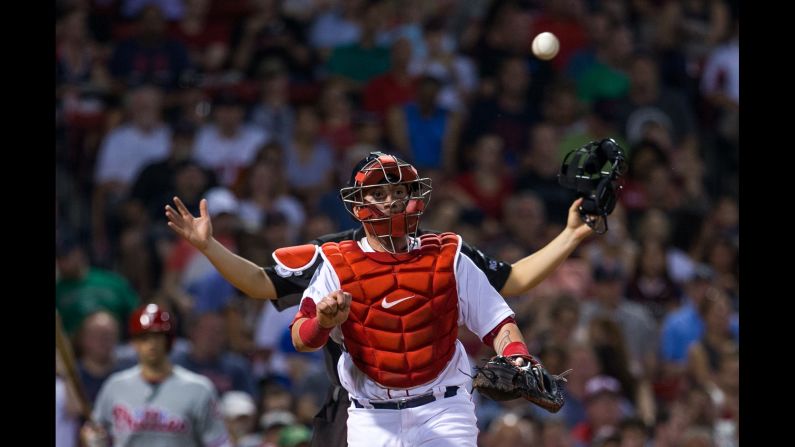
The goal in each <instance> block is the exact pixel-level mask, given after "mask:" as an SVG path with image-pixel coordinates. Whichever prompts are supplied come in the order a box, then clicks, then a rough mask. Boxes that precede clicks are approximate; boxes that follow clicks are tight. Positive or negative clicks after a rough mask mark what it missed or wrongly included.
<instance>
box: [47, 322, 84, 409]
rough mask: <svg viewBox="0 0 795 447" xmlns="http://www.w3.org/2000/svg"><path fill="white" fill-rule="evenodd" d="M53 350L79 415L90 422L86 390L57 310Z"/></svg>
mask: <svg viewBox="0 0 795 447" xmlns="http://www.w3.org/2000/svg"><path fill="white" fill-rule="evenodd" d="M55 349H56V350H57V352H58V355H60V356H61V361H62V362H63V365H64V369H65V370H66V371H65V372H66V377H64V379H65V380H66V385H67V386H70V387H72V390H73V391H74V394H75V396H77V401H78V402H77V403H78V406H79V407H80V414H81V415H82V416H83V418H85V420H87V421H90V420H91V404H90V403H89V402H88V398H87V397H86V390H85V389H84V388H83V382H82V381H80V376H79V375H78V374H77V362H76V360H75V353H74V351H72V344H71V343H69V340H68V339H67V338H66V334H65V333H64V330H63V323H61V314H60V313H58V310H56V311H55Z"/></svg>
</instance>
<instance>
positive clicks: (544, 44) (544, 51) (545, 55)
mask: <svg viewBox="0 0 795 447" xmlns="http://www.w3.org/2000/svg"><path fill="white" fill-rule="evenodd" d="M559 49H560V42H559V41H558V38H557V37H555V35H554V34H552V33H549V32H543V33H541V34H539V35H537V36H536V38H535V39H533V54H535V55H536V57H537V58H539V59H541V60H545V61H548V60H550V59H552V58H553V57H555V56H556V55H557V54H558V50H559Z"/></svg>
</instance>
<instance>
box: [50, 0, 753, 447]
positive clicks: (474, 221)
mask: <svg viewBox="0 0 795 447" xmlns="http://www.w3.org/2000/svg"><path fill="white" fill-rule="evenodd" d="M55 4H56V21H55V39H56V40H55V45H56V46H55V49H56V53H55V75H56V76H55V79H56V86H55V99H56V102H55V105H56V108H55V128H56V141H55V153H56V164H55V176H56V190H55V193H56V203H55V208H56V213H55V214H56V219H55V232H56V270H55V272H56V274H55V277H56V297H55V299H56V308H57V309H58V310H59V312H60V314H61V316H62V317H63V321H64V326H65V329H66V331H67V332H68V335H69V336H70V337H72V339H73V342H74V345H75V349H76V351H77V356H78V362H79V365H78V366H79V369H80V375H81V378H82V380H83V383H84V386H85V387H86V389H87V391H88V394H89V395H90V398H91V399H93V398H95V397H96V393H97V392H98V390H99V387H100V386H101V384H102V382H103V381H104V380H105V379H106V378H107V376H108V375H109V374H110V373H112V372H114V371H117V370H119V369H122V368H125V367H129V366H131V365H132V364H134V363H135V357H134V352H133V351H132V349H131V347H130V346H129V344H128V337H127V333H126V332H127V328H126V322H127V317H128V315H129V313H130V312H131V310H132V309H133V308H135V307H137V306H138V305H139V304H142V303H147V302H157V303H159V304H161V305H163V306H166V307H167V308H169V309H171V310H172V311H173V312H175V313H176V314H177V316H178V318H179V319H178V321H179V323H180V324H179V339H178V341H177V343H176V345H175V348H174V350H173V351H172V356H173V358H174V361H175V362H176V363H177V364H180V365H183V366H185V367H187V368H189V369H192V370H194V371H196V372H198V373H200V374H204V375H206V376H207V377H209V378H210V379H211V380H212V382H213V383H214V384H215V386H216V388H217V390H218V393H219V396H221V403H222V405H221V408H222V411H223V412H224V416H225V417H226V419H227V421H228V424H229V427H230V431H231V432H233V434H234V439H235V440H236V442H237V443H238V444H237V445H238V446H264V445H267V446H279V447H295V446H298V445H302V443H304V442H306V440H307V439H308V436H309V435H308V433H309V428H311V420H312V417H313V416H314V415H315V413H316V412H317V409H318V408H319V406H320V405H321V404H322V402H323V399H324V397H325V394H326V387H327V384H328V379H327V378H326V377H325V372H324V367H323V364H322V356H321V355H320V354H299V353H296V352H295V351H294V349H293V348H292V343H291V341H290V337H289V332H288V329H287V325H288V324H289V322H290V321H291V320H292V317H293V316H294V314H295V312H294V311H293V310H292V309H290V310H287V311H284V312H281V313H280V312H277V311H276V310H275V309H274V308H273V306H272V305H271V304H270V303H266V302H263V301H256V300H252V299H248V298H245V297H244V296H242V295H241V294H240V292H238V291H237V290H235V289H234V288H233V287H232V286H231V285H230V284H228V283H227V282H226V281H225V280H224V279H223V278H221V277H220V275H219V274H218V273H217V272H216V271H215V269H214V268H213V267H212V265H211V264H210V263H209V262H208V261H207V260H206V259H205V258H204V257H203V256H202V255H201V254H200V253H198V252H197V251H195V250H194V249H193V248H192V247H191V246H190V245H189V244H187V243H186V242H185V241H182V240H180V239H179V237H178V236H176V234H175V233H173V232H172V231H171V230H170V229H169V228H168V227H167V226H166V218H165V215H164V211H163V209H164V205H165V204H166V203H168V202H170V199H171V198H172V197H173V196H175V195H177V196H179V197H180V198H181V199H182V200H183V201H184V202H185V204H186V205H187V207H188V208H189V209H190V210H191V211H192V212H193V213H194V214H197V213H198V203H199V201H200V199H201V198H203V197H206V198H207V199H208V202H209V211H210V214H211V216H212V219H213V226H214V234H215V237H216V238H217V239H219V241H221V242H222V243H223V244H224V245H226V246H227V247H229V248H230V249H232V250H234V251H236V252H237V253H239V254H240V255H242V256H244V257H246V258H248V259H251V260H252V261H254V262H256V263H258V264H260V265H269V264H271V263H272V262H273V261H272V259H271V257H270V254H271V252H272V251H273V250H274V249H275V248H278V247H283V246H288V245H295V244H301V243H304V242H306V241H308V240H310V239H313V238H315V237H317V236H320V235H322V234H326V233H330V232H336V231H341V230H344V229H347V228H352V227H355V226H356V223H355V222H354V221H353V220H351V218H350V217H349V216H348V214H347V213H346V212H345V210H344V208H343V207H342V205H341V202H340V200H339V196H338V189H339V188H340V187H341V186H342V185H343V184H344V183H345V182H347V179H348V177H349V175H350V170H351V168H352V167H353V165H354V164H355V163H356V161H358V160H359V159H361V158H362V157H364V156H366V155H367V153H368V152H369V151H371V150H384V151H387V152H390V153H394V154H398V155H400V156H401V157H403V158H405V159H406V160H408V161H410V162H412V163H413V164H414V165H415V166H416V167H417V168H418V169H419V170H420V171H421V173H423V174H427V175H429V176H431V177H432V178H433V185H434V189H433V199H432V201H431V204H430V207H429V209H428V211H427V212H426V213H425V216H424V217H423V221H422V225H423V227H424V228H432V229H438V230H445V231H455V232H457V233H459V234H461V235H462V236H463V237H464V239H465V240H466V241H467V242H469V243H470V244H473V245H476V246H477V247H479V248H480V249H482V250H483V251H484V252H486V253H488V254H489V255H491V256H493V257H496V258H498V259H501V260H504V261H506V262H514V261H516V260H518V259H520V258H522V257H524V256H526V255H528V254H531V253H533V252H534V251H536V250H538V249H539V248H541V247H543V246H544V245H545V244H546V243H547V242H549V241H550V240H551V239H552V238H553V237H554V236H555V235H556V234H557V233H559V232H560V231H561V230H562V228H563V227H564V226H565V220H566V212H567V209H568V207H569V205H570V204H571V201H572V200H573V199H574V196H573V195H572V193H571V191H569V190H566V189H563V188H562V187H561V186H559V185H558V183H557V177H556V176H557V172H558V170H559V168H560V165H561V162H562V160H563V157H564V156H565V154H566V153H567V152H569V151H571V150H573V149H576V148H577V147H579V146H581V145H582V144H584V143H586V142H588V141H591V140H596V139H601V138H606V137H612V138H614V139H616V140H617V141H618V142H619V144H621V146H622V147H623V148H624V149H625V150H626V152H627V154H628V159H629V166H630V169H629V173H628V175H627V176H626V177H625V182H624V185H625V188H624V191H623V193H622V196H621V200H620V204H619V206H618V207H617V208H616V211H615V212H614V213H613V215H611V217H610V219H609V222H610V230H609V232H608V233H607V234H605V235H603V236H599V237H595V236H594V237H591V238H590V239H589V240H587V241H586V242H585V243H583V244H582V245H581V246H580V247H579V248H578V249H577V251H576V252H575V253H574V254H573V255H572V256H571V257H570V258H569V259H568V260H567V261H566V262H565V263H564V264H563V265H562V266H561V267H560V268H559V269H558V270H557V271H556V272H555V273H554V274H553V275H552V276H551V277H550V278H549V279H547V280H546V281H544V282H543V283H542V284H541V285H539V286H538V287H537V288H535V289H533V290H532V291H531V292H530V293H528V294H527V295H525V296H521V297H512V298H509V299H508V303H509V304H510V305H511V307H512V308H513V309H514V310H515V311H516V312H517V320H518V322H519V324H520V327H521V328H522V329H523V331H524V336H525V338H526V340H527V341H528V346H529V348H530V352H531V353H533V354H534V355H535V354H537V356H538V357H540V359H541V361H542V362H543V363H544V364H545V366H546V367H547V369H550V370H551V371H552V372H561V371H563V370H565V369H568V368H573V369H574V372H573V373H572V374H571V375H570V376H569V386H568V389H567V394H568V396H567V401H566V405H565V406H564V408H563V410H561V412H560V413H558V414H555V415H551V414H548V413H545V412H543V411H536V409H535V408H533V407H531V406H530V405H528V404H526V403H525V402H509V403H507V404H497V403H494V402H492V401H488V400H480V399H477V398H476V403H477V414H478V424H479V426H480V430H481V434H480V439H479V443H480V445H482V446H500V447H505V446H543V447H566V446H571V447H584V446H594V447H596V446H611V447H615V446H619V447H644V446H654V447H660V446H683V447H708V446H716V447H725V446H736V445H739V442H738V433H739V425H738V424H739V418H738V416H739V414H738V395H739V388H738V383H739V373H738V371H739V355H738V339H739V325H738V319H737V315H738V310H739V263H738V255H739V214H738V199H737V193H738V177H737V174H738V155H739V139H738V122H739V16H738V7H739V6H738V5H739V0H734V1H728V0H604V1H598V0H554V1H553V0H506V1H503V0H493V1H492V0H438V1H422V0H401V1H398V0H380V1H374V0H60V1H58V0H57V1H56V2H55ZM543 31H550V32H552V33H554V34H555V35H556V36H557V37H558V38H559V39H560V52H559V54H558V55H557V57H555V58H554V59H552V60H550V61H542V60H539V59H538V58H536V57H535V56H533V54H532V52H531V51H530V48H531V45H530V43H531V41H532V39H533V37H535V36H536V35H537V34H538V33H540V32H543ZM100 297H101V299H100ZM461 338H462V340H464V341H465V345H466V346H467V349H468V352H469V354H470V355H471V360H472V363H473V364H475V363H479V362H480V361H481V360H482V359H484V358H487V357H489V356H490V355H491V354H492V353H491V349H490V348H487V347H485V346H484V345H483V343H481V342H480V341H479V340H478V339H477V337H475V336H474V335H472V334H469V333H466V332H464V331H462V334H461ZM58 389H59V388H58V387H56V390H58ZM56 397H57V399H58V402H57V405H65V407H64V408H66V412H65V413H64V417H63V419H62V420H60V421H57V422H56V424H57V425H59V427H61V428H62V429H63V430H64V432H63V433H65V434H64V435H63V437H62V442H64V444H63V445H74V444H67V443H66V442H67V441H68V439H67V438H69V437H70V436H72V434H73V433H75V430H76V428H75V427H76V423H75V422H74V421H76V420H77V416H74V412H70V411H71V410H69V408H70V407H69V402H68V399H67V397H66V396H65V395H64V394H63V393H59V392H57V393H56ZM59 433H60V432H59Z"/></svg>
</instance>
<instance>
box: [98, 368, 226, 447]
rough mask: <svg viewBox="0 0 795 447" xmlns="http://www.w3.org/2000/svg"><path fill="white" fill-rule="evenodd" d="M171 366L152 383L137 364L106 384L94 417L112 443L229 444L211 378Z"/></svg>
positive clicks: (164, 446) (152, 446) (149, 446)
mask: <svg viewBox="0 0 795 447" xmlns="http://www.w3.org/2000/svg"><path fill="white" fill-rule="evenodd" d="M173 368H174V369H173V370H172V373H171V375H170V376H168V377H166V378H165V379H164V380H163V381H162V382H159V383H150V382H147V381H146V380H144V379H143V377H141V367H140V366H137V365H136V366H134V367H132V368H130V369H126V370H124V371H120V372H118V373H115V374H113V375H111V376H110V377H109V378H108V380H107V381H105V383H104V384H103V385H102V389H101V390H100V391H99V395H98V396H97V402H96V405H95V406H94V413H93V416H92V417H93V419H94V420H95V421H96V422H97V423H98V424H100V425H101V426H102V427H103V428H104V429H105V430H106V431H107V432H108V433H109V434H110V436H111V438H112V439H113V444H112V445H113V446H114V447H121V446H124V447H139V446H140V447H229V446H231V444H230V443H229V439H228V435H227V432H226V427H225V426H224V421H223V418H222V417H221V414H220V412H219V411H218V406H217V398H216V391H215V388H214V387H213V384H212V382H210V380H209V379H208V378H206V377H204V376H201V375H199V374H195V373H193V372H191V371H188V370H187V369H185V368H183V367H181V366H177V365H174V367H173Z"/></svg>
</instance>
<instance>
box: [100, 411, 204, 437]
mask: <svg viewBox="0 0 795 447" xmlns="http://www.w3.org/2000/svg"><path fill="white" fill-rule="evenodd" d="M113 424H114V426H115V427H116V429H117V430H118V431H119V432H120V433H121V432H139V431H161V432H172V433H185V432H187V431H188V423H187V422H186V421H185V419H183V418H181V417H180V416H179V415H174V414H170V413H169V411H168V410H165V409H161V408H158V407H148V408H138V409H135V410H133V409H131V408H128V407H127V406H126V405H124V404H118V405H115V406H114V407H113Z"/></svg>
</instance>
